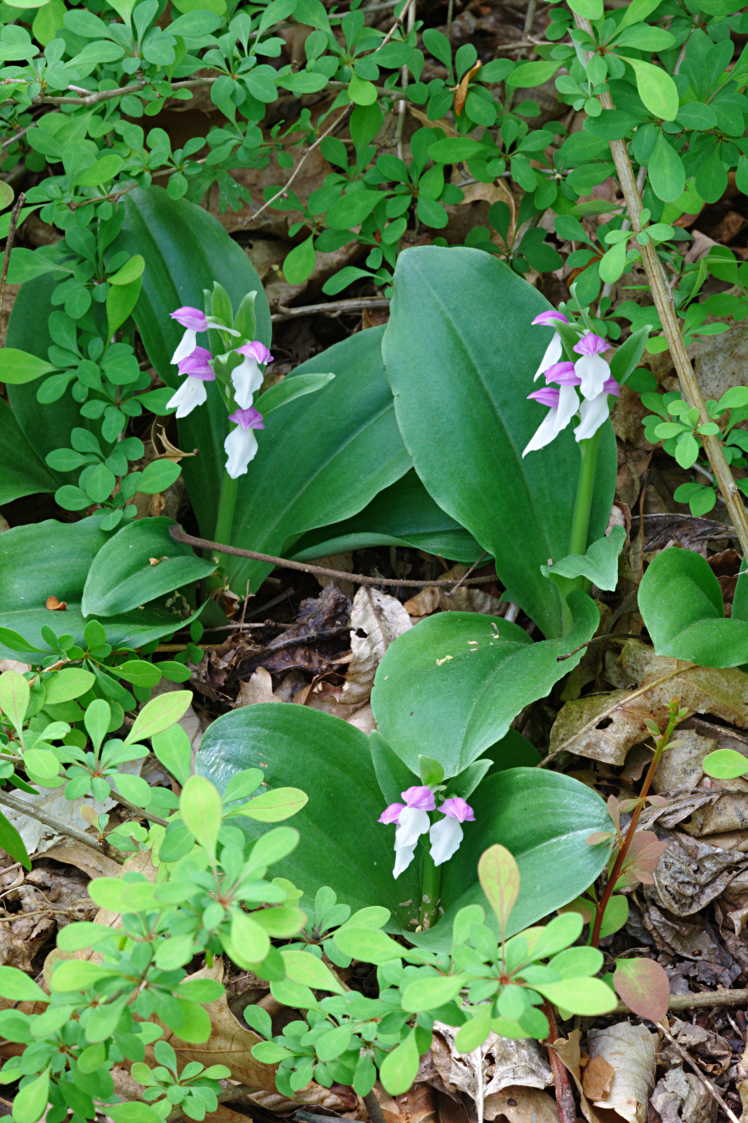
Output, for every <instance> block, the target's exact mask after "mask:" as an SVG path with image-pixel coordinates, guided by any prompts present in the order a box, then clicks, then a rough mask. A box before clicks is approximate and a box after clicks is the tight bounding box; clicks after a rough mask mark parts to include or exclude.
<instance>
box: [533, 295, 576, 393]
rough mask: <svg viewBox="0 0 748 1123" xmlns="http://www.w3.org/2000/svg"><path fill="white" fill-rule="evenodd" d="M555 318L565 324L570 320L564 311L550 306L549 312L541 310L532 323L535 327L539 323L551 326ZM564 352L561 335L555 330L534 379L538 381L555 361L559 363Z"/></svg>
mask: <svg viewBox="0 0 748 1123" xmlns="http://www.w3.org/2000/svg"><path fill="white" fill-rule="evenodd" d="M554 320H561V321H562V323H564V324H568V322H569V319H568V317H567V316H565V315H564V314H563V312H556V310H555V309H554V308H550V309H549V310H548V311H547V312H541V313H540V315H538V316H536V317H535V319H534V320H533V321H532V324H533V327H535V326H537V325H538V324H541V325H542V326H543V327H550V326H551V325H552V324H553V321H554ZM562 354H563V347H562V345H561V336H560V335H559V334H558V332H557V331H554V333H553V336H552V337H551V341H550V343H549V344H548V346H547V347H546V349H545V354H544V355H543V358H542V359H541V360H540V365H539V366H538V369H537V370H536V371H535V374H534V376H533V381H536V380H537V379H538V378H540V376H541V374H544V373H545V372H546V370H547V369H548V367H549V366H552V365H553V363H557V362H558V360H559V359H560V358H561V356H562Z"/></svg>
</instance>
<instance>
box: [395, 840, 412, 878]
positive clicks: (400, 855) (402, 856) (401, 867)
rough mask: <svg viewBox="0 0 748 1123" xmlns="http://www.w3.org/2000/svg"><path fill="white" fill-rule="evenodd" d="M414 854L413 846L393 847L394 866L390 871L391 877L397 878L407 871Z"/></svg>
mask: <svg viewBox="0 0 748 1123" xmlns="http://www.w3.org/2000/svg"><path fill="white" fill-rule="evenodd" d="M415 852H416V848H415V845H414V846H397V845H396V846H395V865H394V868H393V870H392V876H393V877H399V876H400V874H401V873H403V872H404V871H405V870H407V868H408V866H409V865H410V863H411V862H412V861H413V856H414V854H415Z"/></svg>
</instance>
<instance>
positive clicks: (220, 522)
mask: <svg viewBox="0 0 748 1123" xmlns="http://www.w3.org/2000/svg"><path fill="white" fill-rule="evenodd" d="M238 492H239V481H238V480H232V479H231V477H230V476H227V475H224V477H223V481H222V483H221V494H220V496H219V499H218V517H217V518H216V540H217V541H218V542H230V541H231V532H232V530H233V529H234V511H235V510H236V497H237V494H238Z"/></svg>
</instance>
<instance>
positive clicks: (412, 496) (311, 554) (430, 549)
mask: <svg viewBox="0 0 748 1123" xmlns="http://www.w3.org/2000/svg"><path fill="white" fill-rule="evenodd" d="M365 546H412V547H413V549H416V550H425V552H426V553H429V554H438V555H439V556H440V557H444V558H450V559H451V560H452V561H458V562H464V563H466V564H468V565H471V564H472V563H473V562H476V561H478V560H479V559H480V558H481V557H486V556H487V555H486V552H485V550H483V549H481V547H480V546H479V545H478V543H477V542H476V541H475V539H474V538H473V537H472V535H470V534H469V533H468V531H467V530H465V529H464V528H463V527H461V526H460V525H459V523H457V522H455V520H454V519H452V518H450V517H449V515H447V514H446V513H445V512H444V511H442V509H441V507H439V506H437V504H436V503H435V502H434V500H433V499H432V498H431V496H430V495H429V493H428V492H427V491H426V489H425V487H424V486H423V484H422V483H421V481H420V480H419V478H418V476H417V475H416V473H415V472H413V471H410V472H406V473H405V475H404V476H403V477H402V478H401V479H399V480H397V481H396V482H395V483H394V484H391V485H390V487H387V488H385V489H384V491H380V493H379V495H376V496H375V497H374V499H372V501H371V503H369V505H368V506H367V507H365V508H364V509H363V511H359V513H358V514H357V515H354V516H353V517H352V518H350V519H346V521H345V522H340V523H334V524H333V525H332V526H328V527H325V528H324V529H322V530H316V531H312V532H310V533H309V534H306V535H304V537H303V538H302V539H301V541H300V542H298V543H297V545H296V547H295V549H294V554H293V556H294V558H296V559H297V560H299V561H310V560H312V559H313V558H320V557H328V556H329V555H330V554H339V553H345V552H346V551H348V550H361V549H363V548H364V547H365Z"/></svg>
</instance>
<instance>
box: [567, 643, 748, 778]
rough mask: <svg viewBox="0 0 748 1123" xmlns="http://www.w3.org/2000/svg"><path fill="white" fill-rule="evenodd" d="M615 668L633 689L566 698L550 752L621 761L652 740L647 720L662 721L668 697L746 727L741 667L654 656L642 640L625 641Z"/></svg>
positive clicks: (747, 701)
mask: <svg viewBox="0 0 748 1123" xmlns="http://www.w3.org/2000/svg"><path fill="white" fill-rule="evenodd" d="M617 673H618V674H619V675H620V677H621V679H623V680H627V681H628V682H634V683H637V684H638V685H637V686H636V688H635V689H633V690H632V689H627V690H614V691H612V692H611V693H610V694H596V695H592V696H589V697H586V698H580V699H577V700H575V701H573V702H567V703H566V704H565V705H564V706H563V708H562V709H561V711H560V712H559V714H558V717H557V718H556V720H555V722H554V723H553V728H552V729H551V737H550V751H551V752H552V753H554V754H555V753H560V752H570V753H575V754H576V755H577V756H585V757H591V758H592V759H593V760H599V761H603V762H604V763H605V764H617V765H620V764H623V762H624V761H625V759H626V754H627V752H628V751H629V749H630V748H632V747H633V746H634V745H638V744H639V743H640V742H642V741H646V740H649V739H651V735H650V734H649V732H648V730H647V725H646V723H647V722H648V721H651V720H654V721H656V722H658V724H660V725H662V724H663V723H664V721H665V720H666V715H667V708H668V706H669V704H670V703H671V702H672V701H677V702H679V703H680V705H681V706H685V707H686V709H688V710H690V711H692V712H695V713H701V714H712V715H714V716H715V717H719V718H721V719H722V720H723V721H725V722H728V723H730V724H732V725H737V726H738V727H739V728H740V729H745V728H747V727H748V675H746V674H745V673H744V672H743V671H739V670H736V669H732V668H730V669H727V670H722V669H716V668H711V667H696V666H694V664H693V663H685V662H683V661H681V660H679V659H668V658H665V657H664V656H660V655H655V653H654V651H653V650H652V649H651V648H650V647H647V646H646V644H643V643H640V641H639V640H629V641H628V642H627V643H626V644H625V646H624V648H623V650H622V652H621V657H620V661H619V664H618V668H617Z"/></svg>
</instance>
